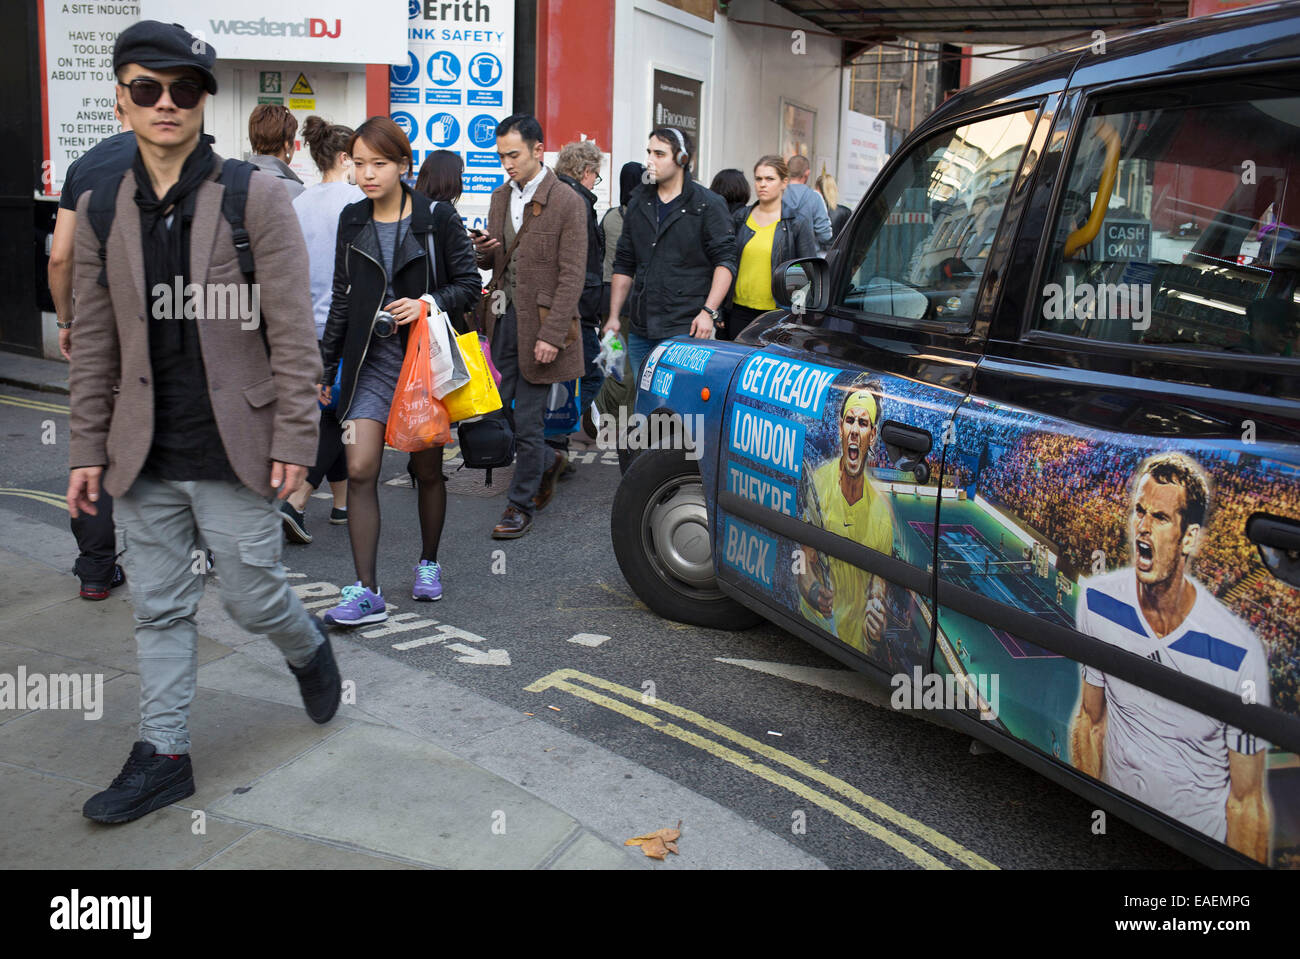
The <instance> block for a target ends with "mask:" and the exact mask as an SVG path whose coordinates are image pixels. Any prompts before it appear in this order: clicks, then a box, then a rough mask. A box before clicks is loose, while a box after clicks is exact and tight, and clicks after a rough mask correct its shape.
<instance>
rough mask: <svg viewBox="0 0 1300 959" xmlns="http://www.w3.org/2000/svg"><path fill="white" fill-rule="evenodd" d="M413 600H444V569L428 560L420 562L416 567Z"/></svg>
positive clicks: (412, 591)
mask: <svg viewBox="0 0 1300 959" xmlns="http://www.w3.org/2000/svg"><path fill="white" fill-rule="evenodd" d="M411 599H422V600H434V599H442V567H441V566H439V565H438V564H437V563H431V562H429V561H428V560H427V559H422V560H420V565H419V566H417V567H415V585H414V586H413V587H412V588H411Z"/></svg>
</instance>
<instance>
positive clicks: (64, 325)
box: [54, 320, 72, 330]
mask: <svg viewBox="0 0 1300 959" xmlns="http://www.w3.org/2000/svg"><path fill="white" fill-rule="evenodd" d="M54 325H55V326H57V327H58V328H59V329H61V330H70V329H72V321H71V320H68V322H66V323H64V322H63V321H62V320H55V321H54Z"/></svg>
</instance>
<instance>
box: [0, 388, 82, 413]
mask: <svg viewBox="0 0 1300 959" xmlns="http://www.w3.org/2000/svg"><path fill="white" fill-rule="evenodd" d="M0 403H4V404H6V405H8V406H19V407H22V408H23V409H25V410H36V411H37V412H39V413H62V414H63V415H64V416H67V415H68V408H67V407H66V406H60V405H59V404H58V403H46V402H45V401H44V400H33V399H30V398H29V397H26V396H8V395H5V394H2V393H0Z"/></svg>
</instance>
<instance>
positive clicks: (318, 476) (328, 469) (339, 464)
mask: <svg viewBox="0 0 1300 959" xmlns="http://www.w3.org/2000/svg"><path fill="white" fill-rule="evenodd" d="M347 478H348V458H347V455H346V453H345V452H344V450H343V427H342V425H341V424H340V423H339V421H338V418H337V417H336V416H335V415H334V411H333V410H321V412H320V442H319V443H318V444H317V447H316V465H315V466H313V467H312V468H311V469H309V470H308V471H307V482H308V484H309V485H311V486H312V487H313V488H319V487H320V484H321V480H322V479H327V480H329V481H330V482H331V483H337V482H340V481H341V480H345V479H347Z"/></svg>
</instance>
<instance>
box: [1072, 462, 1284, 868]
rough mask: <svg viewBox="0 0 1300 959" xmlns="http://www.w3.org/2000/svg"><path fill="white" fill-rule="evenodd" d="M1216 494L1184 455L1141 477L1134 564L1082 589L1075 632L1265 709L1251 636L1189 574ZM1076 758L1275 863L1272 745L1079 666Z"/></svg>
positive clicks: (1261, 661)
mask: <svg viewBox="0 0 1300 959" xmlns="http://www.w3.org/2000/svg"><path fill="white" fill-rule="evenodd" d="M1208 510H1209V489H1208V484H1207V482H1206V478H1205V474H1204V473H1203V472H1202V470H1201V468H1200V467H1199V466H1198V465H1197V464H1196V463H1195V462H1194V461H1193V460H1192V459H1190V458H1189V457H1187V456H1184V455H1183V454H1181V453H1165V454H1161V455H1159V456H1155V457H1152V458H1151V459H1149V460H1147V461H1146V462H1145V463H1144V464H1143V465H1142V467H1141V468H1140V470H1139V471H1138V480H1137V484H1136V486H1135V488H1134V492H1133V500H1132V544H1133V558H1134V563H1133V565H1132V566H1130V567H1126V568H1123V569H1118V570H1114V571H1113V572H1110V573H1106V574H1104V575H1101V576H1095V577H1091V578H1088V579H1084V580H1082V581H1081V582H1080V584H1079V586H1080V596H1079V608H1078V611H1077V613H1076V625H1077V627H1078V629H1079V631H1080V632H1083V633H1087V634H1088V635H1090V636H1095V637H1096V638H1098V639H1101V640H1104V641H1106V642H1108V643H1112V644H1114V645H1116V646H1122V647H1123V648H1125V649H1127V650H1129V651H1131V652H1134V653H1137V654H1138V655H1141V656H1145V657H1147V658H1148V659H1153V660H1155V661H1156V662H1158V663H1161V664H1162V665H1164V666H1168V667H1170V668H1171V669H1176V670H1178V671H1180V672H1183V673H1186V674H1188V675H1190V676H1193V677H1195V678H1197V679H1200V680H1203V681H1205V682H1208V683H1211V684H1213V685H1215V686H1218V687H1219V688H1220V689H1224V690H1227V691H1229V692H1231V693H1233V694H1235V695H1243V693H1247V694H1249V693H1253V695H1254V699H1255V701H1256V702H1259V703H1262V704H1264V705H1267V704H1268V663H1267V658H1266V656H1265V654H1264V649H1263V646H1262V645H1261V643H1260V641H1259V639H1258V638H1257V637H1256V636H1255V635H1254V634H1253V633H1252V632H1251V631H1250V629H1249V628H1248V627H1247V626H1246V625H1245V624H1244V623H1243V622H1242V621H1241V620H1239V619H1238V618H1237V617H1236V616H1234V615H1233V614H1232V613H1231V612H1229V610H1228V609H1227V608H1226V607H1224V606H1223V604H1221V603H1220V602H1219V601H1218V600H1217V599H1215V598H1214V596H1212V595H1211V594H1210V592H1209V590H1207V589H1206V588H1205V587H1204V586H1202V585H1201V584H1200V583H1199V582H1197V581H1196V580H1195V579H1193V578H1192V577H1191V576H1190V575H1189V570H1188V567H1189V564H1190V563H1191V560H1192V557H1193V555H1194V554H1195V552H1196V548H1197V546H1198V545H1199V543H1200V538H1201V534H1202V531H1203V530H1204V529H1205V527H1206V525H1207V512H1208ZM1082 687H1083V692H1082V696H1081V697H1080V704H1079V712H1078V714H1077V715H1076V716H1075V717H1074V720H1073V722H1072V724H1071V728H1070V758H1071V762H1072V763H1073V765H1074V766H1075V767H1076V768H1078V769H1080V770H1082V771H1083V772H1085V773H1087V774H1088V775H1090V776H1093V777H1095V778H1098V779H1101V780H1102V781H1103V782H1105V783H1107V784H1108V785H1111V786H1113V787H1115V788H1116V789H1119V790H1122V791H1123V792H1125V793H1127V794H1128V795H1130V796H1132V797H1133V798H1134V799H1138V800H1140V801H1142V802H1144V803H1146V804H1147V805H1149V806H1152V807H1154V808H1155V809H1159V810H1160V811H1162V812H1164V813H1167V814H1168V815H1170V816H1172V817H1174V818H1175V819H1178V820H1180V821H1182V822H1184V823H1186V824H1187V825H1189V826H1191V827H1193V828H1195V829H1198V830H1200V831H1201V832H1203V833H1206V834H1207V835H1209V836H1212V837H1213V838H1215V839H1217V840H1219V841H1220V842H1224V843H1226V844H1227V845H1228V846H1230V847H1232V848H1233V849H1236V850H1238V851H1239V852H1242V853H1244V854H1245V855H1247V856H1251V857H1252V858H1254V859H1257V860H1259V861H1260V862H1263V863H1267V862H1268V847H1269V833H1270V823H1269V819H1270V816H1269V809H1268V805H1267V802H1266V800H1265V792H1264V778H1265V766H1264V762H1265V755H1266V751H1267V749H1268V744H1267V743H1266V742H1263V741H1262V740H1260V739H1257V738H1256V737H1254V736H1251V735H1250V734H1248V733H1243V732H1242V731H1241V730H1239V729H1236V728H1235V727H1232V726H1229V725H1227V724H1226V723H1223V722H1220V721H1219V720H1217V719H1211V718H1210V717H1208V716H1205V715H1202V714H1201V713H1198V712H1195V711H1193V710H1191V709H1188V708H1187V707H1185V706H1179V705H1177V704H1175V703H1172V702H1170V701H1168V700H1166V699H1163V698H1161V697H1159V696H1156V695H1155V694H1153V693H1150V692H1147V691H1146V690H1144V689H1142V688H1141V687H1138V686H1135V685H1133V684H1132V683H1127V682H1124V681H1123V680H1119V679H1116V678H1114V677H1113V676H1108V675H1106V674H1105V673H1103V672H1101V671H1100V670H1097V669H1094V668H1092V667H1090V666H1085V667H1084V668H1083V683H1082Z"/></svg>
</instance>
